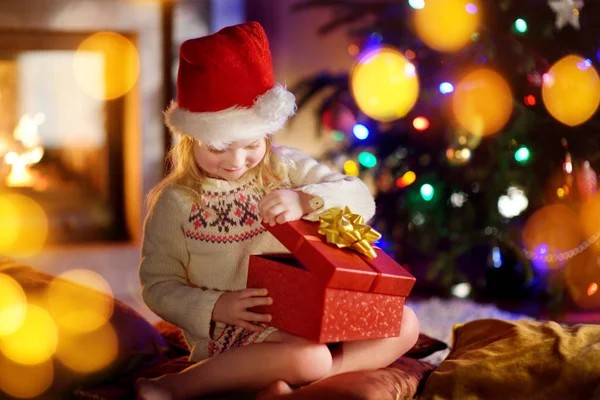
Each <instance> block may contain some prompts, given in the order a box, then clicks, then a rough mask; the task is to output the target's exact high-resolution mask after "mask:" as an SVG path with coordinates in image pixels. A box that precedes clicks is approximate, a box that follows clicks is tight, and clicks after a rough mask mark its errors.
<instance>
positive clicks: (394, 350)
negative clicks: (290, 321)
mask: <svg viewBox="0 0 600 400" xmlns="http://www.w3.org/2000/svg"><path fill="white" fill-rule="evenodd" d="M271 337H273V338H274V339H276V340H281V341H290V340H304V339H301V338H297V337H296V336H293V335H290V334H289V333H286V332H282V331H277V332H274V333H273V334H272V335H271V336H269V339H271ZM418 338H419V321H418V319H417V316H416V315H415V313H414V312H413V310H411V309H410V308H408V307H404V314H403V316H402V330H401V332H400V336H398V337H394V338H385V339H370V340H358V341H354V342H346V343H343V344H342V345H341V346H337V347H334V348H333V350H332V351H331V352H332V358H333V364H332V368H331V369H330V370H329V371H328V372H327V374H326V376H324V377H323V378H326V377H329V376H332V375H337V374H341V373H344V372H350V371H359V370H368V369H377V368H385V367H387V366H388V365H390V364H391V363H393V362H394V361H395V360H397V359H398V358H400V357H401V356H402V355H403V354H405V353H406V352H407V351H408V350H410V349H411V348H412V346H414V344H415V343H416V342H417V339H418ZM306 389H307V390H309V391H310V389H309V388H308V387H307V388H306ZM288 394H291V396H290V397H289V399H290V400H292V399H293V398H298V399H304V398H310V397H311V396H308V397H305V396H304V390H303V389H302V388H301V389H299V390H297V391H294V392H293V393H292V390H291V388H290V387H289V385H287V384H286V382H283V381H277V382H274V383H273V384H271V385H270V386H269V387H268V388H267V389H266V390H265V391H264V392H263V393H262V396H261V398H262V399H271V398H279V397H280V396H283V395H288ZM307 395H308V393H307ZM286 398H287V397H286Z"/></svg>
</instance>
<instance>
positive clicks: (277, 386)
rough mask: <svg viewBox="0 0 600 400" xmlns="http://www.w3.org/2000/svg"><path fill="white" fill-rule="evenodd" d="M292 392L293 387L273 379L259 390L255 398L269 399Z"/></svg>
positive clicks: (258, 399) (259, 399) (257, 399)
mask: <svg viewBox="0 0 600 400" xmlns="http://www.w3.org/2000/svg"><path fill="white" fill-rule="evenodd" d="M292 392H293V389H292V388H291V387H290V385H288V384H287V383H286V382H284V381H275V382H273V383H271V384H270V385H269V386H267V388H266V389H265V390H263V391H262V392H260V393H259V394H258V396H257V397H256V400H270V399H277V398H280V397H283V396H286V395H288V394H290V393H292Z"/></svg>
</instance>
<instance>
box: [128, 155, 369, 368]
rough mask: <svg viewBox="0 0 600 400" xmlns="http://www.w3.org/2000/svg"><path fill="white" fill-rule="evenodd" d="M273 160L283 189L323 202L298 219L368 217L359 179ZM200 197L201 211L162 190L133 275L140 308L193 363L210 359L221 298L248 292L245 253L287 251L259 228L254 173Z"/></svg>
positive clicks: (297, 160)
mask: <svg viewBox="0 0 600 400" xmlns="http://www.w3.org/2000/svg"><path fill="white" fill-rule="evenodd" d="M277 153H278V154H279V155H280V157H281V159H282V160H284V161H285V162H286V163H287V164H288V177H287V180H286V182H285V186H287V187H290V188H293V189H295V190H299V191H302V192H304V193H307V194H309V195H312V196H318V197H320V198H321V199H323V203H324V204H323V207H321V208H320V209H319V210H317V211H315V212H313V213H311V214H308V215H305V216H304V217H303V218H305V219H307V220H311V221H316V220H318V215H319V213H321V212H323V211H324V210H326V209H328V208H331V207H343V206H349V207H350V209H351V210H352V211H353V212H354V213H357V214H360V215H362V216H363V217H364V218H365V220H369V219H371V217H372V216H373V215H374V213H375V202H374V200H373V197H372V195H371V193H370V191H369V189H368V188H367V186H366V185H365V184H364V183H363V182H362V181H361V180H359V179H358V178H355V177H350V176H345V175H342V174H339V173H335V172H332V171H331V170H330V169H329V168H328V167H327V166H325V165H322V164H319V163H318V162H317V161H315V160H314V159H312V158H310V157H307V156H305V155H303V154H302V153H300V152H298V151H296V150H293V149H290V148H283V147H282V148H278V149H277ZM203 190H204V193H203V196H202V202H203V204H202V206H200V205H199V204H195V203H194V202H193V201H192V200H191V197H190V196H189V195H187V194H186V190H185V189H184V188H181V187H176V186H172V187H168V188H166V189H165V190H164V191H163V193H162V194H161V195H160V197H159V198H158V200H157V202H156V205H155V207H154V209H153V210H151V212H150V213H149V214H148V217H147V218H146V221H145V225H144V240H143V245H142V260H141V264H140V271H139V272H140V280H141V283H142V296H143V299H144V301H145V302H146V304H147V305H148V307H149V308H150V309H151V310H152V311H154V312H155V313H156V314H157V315H158V316H160V317H161V318H163V319H165V320H166V321H169V322H171V323H173V324H175V325H177V326H179V327H181V328H182V330H183V333H184V336H185V338H186V340H187V342H188V344H189V347H190V350H191V356H190V359H191V360H193V361H199V360H201V359H204V358H206V357H207V355H208V342H209V340H210V338H211V336H210V335H211V333H212V334H214V332H211V328H212V329H213V330H214V324H212V321H211V319H212V311H213V308H214V306H215V303H216V301H217V300H218V298H219V296H220V295H221V294H222V293H224V292H225V291H236V290H242V289H244V288H245V287H246V279H247V275H248V260H249V256H250V254H263V253H284V252H288V251H287V250H286V249H285V248H284V247H283V245H281V243H279V241H278V240H277V239H275V237H273V235H271V234H270V233H269V232H268V231H266V230H265V228H264V227H263V226H262V225H261V219H260V216H259V214H258V205H257V204H258V201H259V200H260V199H261V198H262V196H263V195H264V194H263V193H259V191H258V190H257V188H256V177H255V176H254V174H252V173H247V174H245V175H244V176H243V177H242V178H241V179H240V180H238V181H236V182H228V181H225V180H219V179H207V181H206V182H205V183H204V184H203Z"/></svg>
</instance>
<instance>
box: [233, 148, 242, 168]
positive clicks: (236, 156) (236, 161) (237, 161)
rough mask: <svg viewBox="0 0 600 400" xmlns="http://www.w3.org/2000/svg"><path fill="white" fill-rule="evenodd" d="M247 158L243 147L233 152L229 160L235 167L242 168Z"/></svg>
mask: <svg viewBox="0 0 600 400" xmlns="http://www.w3.org/2000/svg"><path fill="white" fill-rule="evenodd" d="M245 159H246V155H245V154H244V151H243V149H237V150H235V151H234V152H233V153H232V155H231V158H230V159H229V162H230V163H231V166H232V167H233V168H240V167H242V166H243V165H244V162H245Z"/></svg>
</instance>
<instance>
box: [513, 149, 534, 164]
mask: <svg viewBox="0 0 600 400" xmlns="http://www.w3.org/2000/svg"><path fill="white" fill-rule="evenodd" d="M530 156H531V153H530V152H529V149H528V148H527V147H525V146H521V147H519V148H518V149H517V151H515V160H517V162H518V163H521V164H525V163H526V162H527V161H529V157H530Z"/></svg>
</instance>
